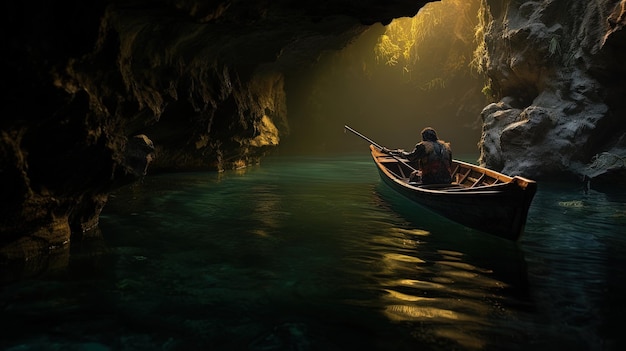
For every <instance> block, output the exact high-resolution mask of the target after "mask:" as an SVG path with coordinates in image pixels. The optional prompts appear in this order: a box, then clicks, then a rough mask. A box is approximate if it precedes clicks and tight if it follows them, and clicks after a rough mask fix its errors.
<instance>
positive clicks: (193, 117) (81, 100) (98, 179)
mask: <svg viewBox="0 0 626 351" xmlns="http://www.w3.org/2000/svg"><path fill="white" fill-rule="evenodd" d="M427 2H428V1H408V0H394V1H382V0H368V1H354V0H340V1H297V2H295V1H230V0H229V1H219V0H217V1H198V0H156V1H155V0H126V1H121V0H120V1H118V0H97V1H93V2H88V3H85V2H81V1H65V2H63V4H56V3H55V4H53V3H50V2H45V1H34V2H11V3H8V4H7V5H6V6H5V7H6V10H5V11H4V12H3V13H4V15H5V16H4V23H5V24H6V27H7V28H10V29H11V31H10V34H9V32H7V34H6V36H7V42H6V44H5V45H7V46H8V48H5V52H8V53H10V54H5V55H3V60H4V61H3V63H4V65H3V66H4V67H6V68H8V69H7V71H8V77H7V81H8V82H9V84H8V85H7V86H8V88H9V89H8V90H9V91H8V92H7V93H5V103H4V104H3V107H4V109H3V111H4V118H2V120H1V121H0V157H1V163H0V188H1V193H2V196H3V201H2V204H1V205H0V253H1V254H0V261H7V260H12V259H14V258H16V259H19V258H29V257H33V256H35V255H37V254H39V253H41V252H47V251H51V250H54V249H56V248H58V247H64V246H66V244H67V243H68V242H69V241H70V238H71V237H72V236H74V237H76V236H80V235H89V232H90V230H91V229H92V228H94V227H95V226H96V225H97V222H98V216H99V213H100V211H101V210H102V208H103V207H104V205H105V203H106V200H107V196H108V193H109V192H110V191H111V189H114V188H115V187H117V186H120V185H122V184H126V183H128V182H129V181H133V180H134V179H137V178H138V177H141V176H143V174H144V173H145V172H146V170H147V167H148V165H150V167H151V169H152V170H153V171H158V170H161V171H167V170H192V169H203V170H223V169H230V168H238V167H243V166H245V165H247V164H251V163H256V162H258V160H259V158H260V157H262V156H263V155H264V153H265V152H266V150H267V148H271V147H273V146H275V145H277V144H278V143H279V142H280V138H281V137H283V136H285V135H287V134H288V132H289V129H288V124H287V111H286V107H285V106H286V103H285V101H286V96H285V89H284V77H285V75H287V74H297V71H298V70H302V69H303V68H304V67H306V65H308V64H310V63H311V62H314V61H315V60H316V57H317V56H318V55H319V54H320V53H321V52H322V51H323V50H329V49H340V48H341V47H343V46H344V45H345V44H346V43H347V42H348V41H350V40H351V39H353V38H354V37H355V36H357V35H358V34H359V33H361V32H362V31H363V30H365V29H366V28H367V26H368V25H371V24H373V23H376V22H381V23H384V24H386V23H389V22H390V21H391V20H392V19H393V18H397V17H403V16H409V17H411V16H414V15H415V14H416V13H417V11H418V10H419V9H420V8H421V7H422V6H423V5H424V4H425V3H427ZM72 233H74V235H72ZM0 263H1V262H0Z"/></svg>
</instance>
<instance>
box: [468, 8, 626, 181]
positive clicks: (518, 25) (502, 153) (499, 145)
mask: <svg viewBox="0 0 626 351" xmlns="http://www.w3.org/2000/svg"><path fill="white" fill-rule="evenodd" d="M625 4H626V2H625V1H614V0H613V1H609V0H600V1H569V0H545V1H519V0H513V1H500V0H494V1H491V0H487V1H484V2H483V5H484V7H485V9H486V11H485V12H484V13H483V18H482V19H483V21H484V27H485V46H484V48H485V52H484V55H483V58H482V59H483V60H484V61H483V64H484V67H485V69H486V72H487V75H488V76H489V78H490V85H489V89H490V91H491V94H492V95H493V98H494V100H495V102H494V103H493V104H490V105H489V106H487V107H485V109H484V110H483V112H482V114H481V116H482V119H483V133H482V139H481V141H480V150H481V158H480V162H481V163H482V164H483V165H486V166H488V167H490V168H494V169H498V170H502V171H504V172H505V173H508V174H523V175H526V176H529V177H533V178H545V177H550V176H560V175H564V174H565V175H572V176H580V177H583V178H584V177H588V178H594V179H595V181H603V180H604V181H606V180H609V181H620V179H621V182H623V179H624V178H623V171H624V169H625V168H626V164H625V163H624V160H625V157H626V116H625V112H626V111H625V109H624V103H623V99H622V98H621V97H623V96H624V95H625V93H626V91H625V89H626V84H625V83H626V80H625V78H626V75H625V74H624V73H625V70H626V66H625V65H624V62H626V50H625V49H626V40H624V35H625V34H624V30H623V26H624V24H625V23H626V22H625V16H624V15H625V14H624V6H625Z"/></svg>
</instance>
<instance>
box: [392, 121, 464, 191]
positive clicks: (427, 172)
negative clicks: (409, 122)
mask: <svg viewBox="0 0 626 351" xmlns="http://www.w3.org/2000/svg"><path fill="white" fill-rule="evenodd" d="M382 151H383V152H385V153H388V154H391V155H396V156H401V157H405V158H407V159H408V160H409V161H411V162H413V163H417V165H418V171H414V172H413V174H411V177H410V178H409V181H411V182H413V181H419V176H420V174H419V173H421V182H422V183H423V184H450V183H451V182H452V176H451V174H452V149H451V148H450V143H447V142H445V141H443V140H439V139H438V138H437V132H435V130H434V129H433V128H430V127H426V128H424V129H423V130H422V141H420V142H419V143H417V145H415V148H414V149H413V151H411V152H406V151H404V150H402V149H395V150H389V149H387V148H383V150H382Z"/></svg>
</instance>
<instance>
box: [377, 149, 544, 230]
mask: <svg viewBox="0 0 626 351" xmlns="http://www.w3.org/2000/svg"><path fill="white" fill-rule="evenodd" d="M377 146H378V145H376V146H374V145H370V149H371V152H372V158H373V159H374V162H375V163H376V166H377V168H378V172H379V173H380V177H381V179H382V180H383V181H384V182H385V183H386V184H387V185H388V186H390V187H391V188H392V189H394V190H395V191H397V192H398V193H400V194H402V195H404V196H406V197H407V198H409V199H411V200H413V201H415V202H416V203H418V204H420V205H422V206H423V207H425V208H427V209H429V210H431V211H433V212H435V213H438V214H439V215H441V216H443V217H445V218H448V219H450V220H452V221H455V222H457V223H460V224H462V225H464V226H467V227H469V228H473V229H476V230H479V231H482V232H485V233H488V234H492V235H496V236H499V237H502V238H505V239H509V240H513V241H517V240H518V239H519V238H520V237H521V235H522V233H523V232H524V227H525V225H526V218H527V217H528V209H529V207H530V204H531V202H532V200H533V197H534V196H535V192H536V191H537V183H536V182H535V181H533V180H530V179H526V178H523V177H520V176H515V177H510V176H507V175H504V174H502V173H498V172H496V171H493V170H490V169H487V168H484V167H480V166H476V165H473V164H470V163H466V162H463V161H458V160H453V166H452V167H453V174H452V179H453V183H452V184H421V183H413V182H411V183H409V175H410V174H411V172H412V171H413V169H414V168H415V166H414V165H411V164H410V163H409V161H408V160H406V159H403V158H401V157H398V156H391V155H389V154H386V153H383V152H381V151H380V149H379V148H378V147H377Z"/></svg>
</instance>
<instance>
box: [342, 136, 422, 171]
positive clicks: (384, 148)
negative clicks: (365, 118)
mask: <svg viewBox="0 0 626 351" xmlns="http://www.w3.org/2000/svg"><path fill="white" fill-rule="evenodd" d="M343 129H344V131H346V130H349V131H350V132H352V133H353V134H354V135H356V136H358V137H361V138H362V139H363V140H365V141H367V142H368V143H370V144H372V145H374V147H375V148H377V149H378V150H380V151H382V152H385V151H383V150H388V149H387V148H386V147H383V146H380V145H379V144H377V143H376V142H375V141H373V140H372V139H370V138H368V137H366V136H365V135H363V134H361V133H359V132H357V131H356V130H354V129H352V128H350V127H349V126H348V125H344V126H343ZM385 153H386V154H387V155H389V156H391V157H393V159H394V160H396V161H398V162H400V163H402V164H403V165H405V166H407V167H409V168H410V169H411V170H413V171H417V169H415V168H413V166H411V165H410V164H408V163H406V162H404V160H402V159H400V158H398V157H396V156H395V155H393V154H392V153H390V152H385Z"/></svg>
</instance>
